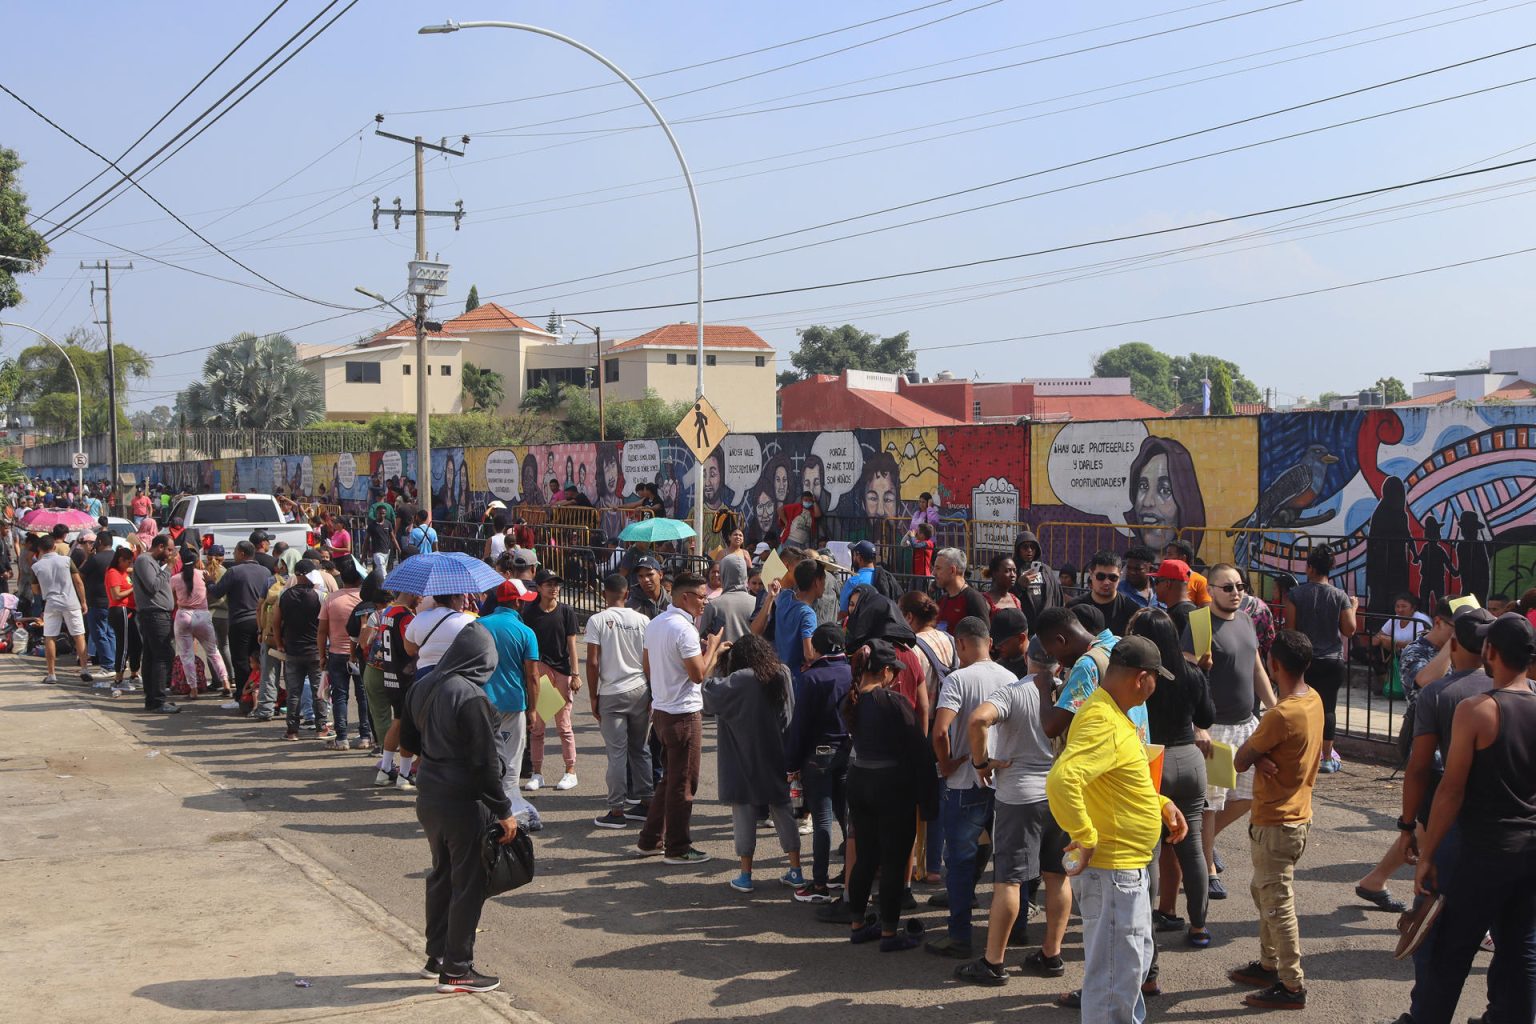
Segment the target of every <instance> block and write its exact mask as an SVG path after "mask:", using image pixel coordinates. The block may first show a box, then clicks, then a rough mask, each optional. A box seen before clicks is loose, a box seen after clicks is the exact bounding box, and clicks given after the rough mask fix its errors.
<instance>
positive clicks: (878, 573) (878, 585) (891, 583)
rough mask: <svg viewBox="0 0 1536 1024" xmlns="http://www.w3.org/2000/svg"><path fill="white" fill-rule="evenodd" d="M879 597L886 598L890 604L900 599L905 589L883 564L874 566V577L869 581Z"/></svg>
mask: <svg viewBox="0 0 1536 1024" xmlns="http://www.w3.org/2000/svg"><path fill="white" fill-rule="evenodd" d="M870 585H871V586H873V587H874V588H875V590H876V592H877V593H879V595H880V596H881V597H884V598H886V599H888V600H889V601H890V602H891V603H892V604H894V603H896V602H897V601H900V600H901V598H902V595H903V594H905V593H906V590H905V589H904V588H903V587H902V585H901V583H900V582H899V581H898V580H897V579H896V577H895V575H894V574H892V572H891V571H890V570H889V569H887V568H886V567H885V566H883V565H877V566H875V575H874V579H873V580H872V581H871V583H870Z"/></svg>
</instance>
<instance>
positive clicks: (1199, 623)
mask: <svg viewBox="0 0 1536 1024" xmlns="http://www.w3.org/2000/svg"><path fill="white" fill-rule="evenodd" d="M1189 636H1190V639H1191V640H1193V641H1194V647H1195V657H1197V658H1203V657H1204V656H1205V655H1207V654H1210V653H1211V609H1210V606H1209V605H1207V606H1206V607H1204V608H1196V609H1195V610H1194V611H1192V612H1190V613H1189ZM1212 785H1215V783H1212Z"/></svg>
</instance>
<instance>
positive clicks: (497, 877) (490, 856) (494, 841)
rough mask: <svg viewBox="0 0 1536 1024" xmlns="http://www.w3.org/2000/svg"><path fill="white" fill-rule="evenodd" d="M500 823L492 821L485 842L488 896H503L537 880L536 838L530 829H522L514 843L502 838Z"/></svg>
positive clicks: (484, 857)
mask: <svg viewBox="0 0 1536 1024" xmlns="http://www.w3.org/2000/svg"><path fill="white" fill-rule="evenodd" d="M501 834H502V833H501V824H500V822H495V821H493V822H491V823H490V825H489V826H487V828H486V830H485V844H484V846H482V847H481V850H480V858H481V860H482V862H483V863H484V864H485V895H486V896H487V897H490V896H500V895H501V894H502V893H504V892H511V891H512V890H513V889H520V888H522V887H523V886H525V885H527V884H528V883H529V882H531V881H533V871H534V863H533V839H532V838H530V837H529V835H528V830H527V829H525V828H519V829H518V830H517V835H515V836H513V837H512V841H511V842H510V843H503V842H502V841H501Z"/></svg>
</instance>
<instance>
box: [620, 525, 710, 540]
mask: <svg viewBox="0 0 1536 1024" xmlns="http://www.w3.org/2000/svg"><path fill="white" fill-rule="evenodd" d="M692 536H694V532H693V527H691V526H689V525H688V524H687V523H685V522H683V521H682V520H681V519H640V520H637V521H636V522H633V523H630V524H629V525H628V526H626V527H624V532H623V533H621V534H619V540H623V541H630V542H635V541H643V542H646V543H649V544H660V543H662V542H664V541H669V540H687V539H688V538H689V537H692Z"/></svg>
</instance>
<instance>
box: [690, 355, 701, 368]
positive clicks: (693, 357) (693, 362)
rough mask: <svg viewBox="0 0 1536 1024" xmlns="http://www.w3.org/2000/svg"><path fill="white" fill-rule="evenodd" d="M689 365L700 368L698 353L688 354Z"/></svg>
mask: <svg viewBox="0 0 1536 1024" xmlns="http://www.w3.org/2000/svg"><path fill="white" fill-rule="evenodd" d="M688 365H689V366H698V365H699V356H698V353H696V352H690V353H688Z"/></svg>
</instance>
